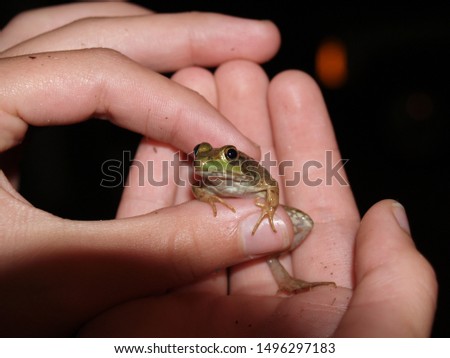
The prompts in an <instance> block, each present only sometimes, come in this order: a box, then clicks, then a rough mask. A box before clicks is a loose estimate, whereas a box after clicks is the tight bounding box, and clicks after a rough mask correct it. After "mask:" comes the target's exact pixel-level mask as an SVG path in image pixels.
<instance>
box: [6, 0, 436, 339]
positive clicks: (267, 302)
mask: <svg viewBox="0 0 450 358" xmlns="http://www.w3.org/2000/svg"><path fill="white" fill-rule="evenodd" d="M74 9H76V11H74ZM49 11H51V12H53V15H55V12H56V13H57V15H58V16H52V17H47V21H41V19H42V18H43V16H44V15H45V14H48V12H49ZM127 14H129V15H132V16H135V15H143V16H144V17H130V18H126V17H124V16H125V15H127ZM99 16H109V17H110V18H108V19H107V20H105V19H99V18H98V17H99ZM117 16H121V17H117ZM90 17H97V18H90ZM48 18H51V19H55V20H51V21H57V23H56V22H55V23H54V24H49V21H48ZM83 18H87V19H85V20H82V21H78V22H74V23H72V24H71V25H69V26H67V27H65V28H62V29H58V28H59V27H60V26H62V25H64V24H65V23H70V22H72V21H74V20H76V19H83ZM51 21H50V23H51ZM100 23H101V25H99V24H100ZM105 23H106V25H105ZM118 24H120V25H121V26H118ZM124 24H126V26H125V27H126V28H127V29H128V31H129V33H128V34H129V35H130V34H131V35H130V36H129V37H126V38H125V37H123V36H122V35H123V32H121V29H123V28H124V26H123V25H124ZM180 24H183V26H174V25H180ZM51 25H54V26H51ZM48 26H50V27H51V28H54V29H55V31H52V32H49V33H47V34H44V35H42V36H40V37H37V38H35V39H32V40H29V41H27V42H24V41H25V40H26V39H27V38H30V37H32V36H35V35H37V34H39V33H43V32H46V31H48V30H49V28H48ZM96 26H101V27H102V28H105V26H110V27H108V28H107V29H109V30H107V31H104V32H102V34H103V35H102V36H103V37H102V38H101V39H99V38H98V31H97V27H96ZM221 26H224V27H226V28H227V31H225V32H224V31H222V30H221ZM168 28H169V29H178V31H180V32H181V33H179V34H173V36H172V37H171V36H169V37H167V36H166V37H165V42H166V46H165V47H164V48H163V49H161V46H158V44H157V43H153V42H152V39H154V38H157V36H158V35H159V34H161V33H165V31H166V30H167V29H168ZM186 29H189V30H190V31H185V30H186ZM231 29H232V30H231ZM31 30H32V31H33V33H29V31H31ZM214 30H217V31H214ZM173 31H175V30H173ZM186 33H189V34H191V37H187V36H184V35H186ZM143 34H146V35H147V34H148V38H146V39H145V40H143V42H139V41H136V42H134V41H130V38H131V39H140V36H142V35H143ZM183 34H184V35H183ZM192 34H197V35H198V36H194V37H192ZM242 34H246V35H245V36H242ZM202 35H203V36H202ZM247 36H248V37H247ZM80 38H81V39H82V41H80ZM171 39H173V41H171ZM79 43H83V46H85V47H97V46H99V45H102V46H103V47H107V48H108V49H102V50H82V51H73V50H74V49H76V48H79ZM15 44H17V45H18V46H16V47H15V48H14V47H13V48H12V49H11V50H9V51H8V50H7V49H8V48H10V47H11V46H13V45H15ZM220 44H222V45H223V44H226V45H227V46H218V45H220ZM196 45H198V46H196ZM77 46H78V47H77ZM278 46H279V34H278V32H277V30H276V28H275V27H274V25H273V24H270V23H268V22H254V21H246V20H241V19H233V18H229V17H222V16H218V15H213V14H206V15H200V14H184V15H173V16H172V15H164V16H159V15H152V14H151V13H149V12H148V10H145V9H142V8H139V7H136V6H133V5H130V4H77V5H76V6H75V7H73V6H72V7H71V8H70V11H69V8H67V7H64V6H63V7H59V8H56V9H41V10H39V11H38V12H31V13H28V14H27V15H25V16H22V18H19V19H17V20H16V21H15V22H13V23H12V24H11V25H9V26H8V27H7V28H5V29H4V31H3V32H2V33H1V34H0V49H1V50H3V52H2V53H1V55H2V57H3V59H2V60H0V76H1V78H2V82H1V83H0V94H1V96H0V129H1V130H0V135H1V137H0V149H1V150H2V151H6V150H7V149H9V148H11V147H13V146H15V145H17V144H18V143H19V142H20V141H21V140H22V138H23V136H24V134H25V132H26V128H27V125H28V124H33V125H41V126H42V125H48V124H52V125H57V124H69V123H74V122H79V121H82V120H86V119H87V118H88V117H89V116H90V115H92V114H96V115H97V116H102V117H104V118H107V119H109V120H111V121H112V122H113V123H115V124H117V125H120V126H122V127H125V128H128V129H130V130H133V131H136V132H139V133H141V134H142V135H143V136H145V137H146V139H144V140H143V141H142V143H141V145H140V147H139V149H138V152H137V155H136V158H135V159H136V160H140V161H142V162H143V163H146V162H147V160H149V159H151V160H154V161H155V162H156V163H161V161H162V160H165V159H168V158H169V159H172V156H173V152H174V151H177V150H179V149H181V150H182V151H184V152H190V151H192V149H193V148H194V146H195V145H196V144H198V143H201V142H203V141H208V142H210V143H214V145H215V146H221V145H225V144H233V145H235V146H237V147H239V149H240V150H242V151H244V152H245V153H247V154H249V155H251V156H252V157H254V158H256V159H258V158H259V157H260V153H265V152H267V151H270V152H272V153H274V155H275V156H276V158H277V159H278V160H282V159H287V160H292V161H294V163H295V167H300V168H301V166H302V163H304V162H305V161H307V160H318V161H321V160H323V157H324V151H325V150H333V154H334V156H333V159H334V160H338V159H339V152H338V149H337V145H336V142H335V138H334V134H333V130H332V126H331V122H330V119H329V117H328V114H327V112H326V108H325V104H324V102H323V99H322V97H321V95H320V92H319V89H318V87H317V85H316V84H315V83H314V82H313V81H312V80H311V78H309V77H308V76H307V75H305V74H303V73H301V72H298V71H287V72H283V73H281V74H279V75H278V76H276V77H275V78H274V79H273V80H272V81H270V82H269V81H268V79H267V77H266V76H265V74H264V73H263V71H262V70H261V68H260V67H259V66H258V65H256V64H255V62H263V61H265V60H267V59H269V58H270V57H271V56H273V55H274V54H275V52H276V50H277V49H278ZM231 48H233V51H225V50H224V49H231ZM187 49H190V52H189V53H187V54H186V56H179V55H178V56H173V53H182V54H183V53H185V51H186V50H187ZM192 49H197V50H196V51H192ZM114 50H116V51H120V52H121V53H122V54H119V53H117V52H115V51H114ZM40 51H66V52H64V53H51V54H46V55H37V56H36V58H34V59H32V58H30V57H29V56H28V55H29V54H31V53H35V52H40ZM17 55H24V56H23V57H14V58H12V56H17ZM31 57H34V55H33V56H31ZM237 58H240V59H242V58H243V59H245V60H235V59H237ZM193 64H196V65H202V66H219V67H218V70H217V71H216V72H215V73H214V74H211V73H210V72H208V71H206V70H204V69H202V68H199V67H192V65H193ZM166 70H178V71H177V72H176V74H175V75H174V77H173V81H169V80H167V79H165V78H164V77H162V76H160V75H158V74H157V73H155V72H154V71H166ZM25 72H26V74H27V75H26V83H22V82H21V80H20V79H22V80H23V78H24V77H23V73H25ZM18 78H20V79H18ZM55 78H58V79H60V80H59V81H54V79H55ZM50 79H53V80H50ZM177 83H179V84H182V85H183V86H186V87H189V88H192V89H194V90H195V91H196V92H193V91H190V90H187V89H186V88H185V87H183V86H179V85H178V84H177ZM43 84H45V86H43ZM197 92H198V93H200V94H201V95H202V96H200V95H199V94H198V93H197ZM205 99H206V100H205ZM149 108H152V112H151V113H152V115H151V116H149V111H148V109H149ZM214 108H217V110H218V111H216V110H215V109H214ZM226 118H228V119H229V120H230V121H231V122H232V124H231V123H230V122H229V121H227V119H226ZM293 123H295V125H293ZM187 131H189V135H188V136H186V135H185V133H186V132H187ZM254 143H257V144H258V145H260V146H261V148H258V147H257V146H256V145H255V144H254ZM288 170H289V169H288ZM322 174H323V173H321V172H320V171H317V172H316V173H312V175H314V176H315V177H320V175H322ZM277 180H279V183H280V188H281V189H283V190H282V195H281V201H282V202H283V203H286V204H288V205H292V206H295V207H299V208H302V209H303V210H305V211H306V212H308V214H310V215H311V217H313V219H314V221H315V228H314V231H313V232H312V233H311V235H310V237H309V238H308V239H307V240H306V241H305V242H304V243H303V244H302V245H301V246H300V247H299V248H298V249H296V250H295V251H294V252H292V253H291V254H290V255H289V256H288V257H286V258H285V259H283V262H284V263H285V265H286V267H289V269H292V270H293V272H295V273H297V272H298V273H301V276H302V277H304V278H305V279H308V278H310V277H313V278H314V279H323V280H330V278H331V279H332V281H335V282H336V283H337V285H338V288H333V287H318V288H314V289H313V290H311V291H309V292H306V293H302V294H298V295H295V296H292V297H288V298H286V297H280V296H276V295H275V294H274V292H275V291H276V288H275V283H274V282H273V279H272V277H271V275H270V273H269V272H268V268H267V266H266V264H265V263H264V259H261V260H257V261H250V262H248V261H249V260H250V258H254V257H262V258H263V257H264V256H265V255H267V254H269V253H275V252H281V251H285V250H286V249H287V248H288V247H289V246H290V244H291V241H292V228H291V227H290V225H289V219H287V218H286V214H285V213H284V212H283V210H281V209H279V210H277V212H276V214H275V220H274V221H275V227H276V228H277V233H276V234H275V233H273V231H272V230H271V228H270V226H269V225H264V223H262V224H261V226H260V227H259V228H258V231H257V233H256V234H255V235H254V237H252V235H251V231H252V229H253V226H254V223H255V221H256V220H257V218H258V216H259V210H260V209H259V208H258V207H256V206H255V205H254V202H253V200H244V199H233V200H230V203H231V204H232V205H233V207H235V208H236V213H232V212H231V211H230V210H228V209H226V208H220V207H219V208H218V214H217V217H214V216H213V215H212V214H211V208H210V207H209V205H207V204H205V203H202V202H199V201H197V200H192V196H191V194H190V187H183V188H180V187H178V186H175V185H171V186H169V187H164V188H161V187H152V186H149V185H146V186H144V187H139V186H138V185H137V177H136V173H135V171H132V172H131V174H130V178H129V187H127V189H126V190H125V191H124V194H123V198H122V201H121V203H120V206H119V208H118V213H117V218H118V219H120V220H112V221H107V222H78V221H71V220H65V219H61V218H57V217H55V216H52V215H50V214H48V213H45V212H43V211H41V210H39V209H36V208H34V207H33V206H32V205H30V204H29V203H28V202H27V201H26V200H25V199H24V198H22V197H21V196H20V195H19V194H18V193H17V191H16V190H15V189H14V187H13V186H12V185H10V183H9V181H8V180H7V178H6V177H5V176H3V175H2V176H0V198H1V199H0V203H1V204H0V227H1V230H0V233H1V234H0V255H1V259H0V292H2V295H0V319H1V321H2V322H3V324H2V325H1V328H0V334H1V336H11V335H12V336H21V335H26V336H38V335H44V336H65V335H73V334H76V333H78V334H80V335H85V336H114V335H121V336H146V335H149V336H187V335H196V336H310V335H313V336H330V335H334V336H427V335H429V333H430V329H431V324H432V320H433V314H434V310H435V302H436V290H437V288H436V286H437V285H436V281H435V277H434V273H433V270H432V268H431V266H430V265H429V263H428V262H427V261H426V260H425V259H424V258H423V256H421V255H420V253H419V252H418V251H417V250H416V248H415V246H414V243H413V241H412V239H411V237H410V235H409V232H408V229H407V220H406V216H405V215H404V211H403V209H402V208H401V207H400V206H399V205H398V204H396V203H395V202H393V201H391V200H385V201H382V202H379V203H377V204H375V205H374V206H373V207H372V208H371V209H370V210H369V211H368V212H367V213H366V214H365V215H364V217H363V219H362V220H360V218H359V215H358V212H357V210H356V206H355V203H354V199H353V196H352V193H351V190H350V187H349V186H341V185H335V184H333V185H332V186H325V185H324V186H318V187H309V186H306V185H299V186H296V187H291V188H289V187H288V188H285V185H284V182H283V181H282V178H277ZM187 200H188V201H187ZM68 205H70V203H68ZM155 210H158V211H157V213H150V214H145V213H149V212H154V211H155ZM140 214H145V215H143V216H138V217H136V215H140ZM175 222H176V223H177V224H176V225H174V223H175ZM198 223H201V225H199V224H198ZM237 228H239V230H237ZM244 262H246V263H244ZM226 267H233V268H232V269H231V270H230V277H229V280H227V279H226V272H225V270H224V269H225V268H226ZM168 290H169V291H170V293H165V292H166V291H168ZM113 306H114V308H111V307H113ZM101 312H102V314H101V315H100V313H101ZM411 312H414V314H413V315H412V314H411ZM230 317H232V319H231V320H230Z"/></svg>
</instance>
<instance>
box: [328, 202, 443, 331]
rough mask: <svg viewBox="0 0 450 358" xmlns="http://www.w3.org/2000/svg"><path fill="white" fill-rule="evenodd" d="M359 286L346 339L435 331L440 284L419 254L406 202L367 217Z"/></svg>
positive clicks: (385, 205)
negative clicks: (410, 225)
mask: <svg viewBox="0 0 450 358" xmlns="http://www.w3.org/2000/svg"><path fill="white" fill-rule="evenodd" d="M355 267H356V272H355V276H356V285H355V287H356V288H355V291H354V294H353V297H352V299H351V302H350V305H349V308H348V311H347V313H346V314H345V316H344V318H343V320H342V322H341V324H340V326H339V328H338V330H337V331H336V335H337V336H341V337H355V336H365V337H423V336H428V335H429V334H430V331H431V325H432V322H433V317H434V311H435V307H436V296H437V292H436V291H437V283H436V278H435V276H434V272H433V269H432V267H431V265H430V264H429V263H428V262H427V260H426V259H425V258H424V257H423V256H422V255H421V254H420V253H419V252H418V251H417V249H416V247H415V245H414V242H413V240H412V238H411V236H410V232H409V225H408V220H407V217H406V214H405V211H404V208H403V206H402V205H401V204H399V203H398V202H396V201H393V200H383V201H381V202H379V203H377V204H375V205H374V206H373V207H372V208H371V209H370V210H369V211H368V212H367V213H366V215H365V216H364V217H363V219H362V221H361V226H360V229H359V232H358V234H357V237H356V249H355Z"/></svg>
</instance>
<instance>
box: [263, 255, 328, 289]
mask: <svg viewBox="0 0 450 358" xmlns="http://www.w3.org/2000/svg"><path fill="white" fill-rule="evenodd" d="M267 264H268V265H269V267H270V270H271V271H272V275H273V277H274V278H275V281H276V282H277V284H278V292H279V293H286V294H289V295H292V294H295V293H297V292H300V291H303V290H306V289H311V288H313V287H316V286H334V287H336V284H335V283H334V282H307V281H303V280H300V279H297V278H294V277H292V276H291V275H290V274H289V273H288V272H287V271H286V269H285V268H284V267H283V265H282V264H281V262H280V260H278V257H276V256H274V257H270V258H269V259H267Z"/></svg>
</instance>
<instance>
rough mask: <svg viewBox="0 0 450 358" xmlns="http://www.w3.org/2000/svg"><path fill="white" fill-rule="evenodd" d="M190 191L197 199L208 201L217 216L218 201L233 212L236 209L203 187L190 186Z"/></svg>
mask: <svg viewBox="0 0 450 358" xmlns="http://www.w3.org/2000/svg"><path fill="white" fill-rule="evenodd" d="M192 192H193V193H194V196H195V197H196V198H197V199H198V200H200V201H203V202H205V203H208V204H209V205H211V208H212V211H213V213H214V216H217V208H216V203H220V204H222V205H224V206H226V207H227V208H228V209H230V210H231V211H232V212H233V213H235V212H236V209H235V208H234V207H233V206H231V205H230V204H228V203H227V202H226V201H225V200H223V199H222V198H220V197H218V196H217V195H215V194H214V193H212V192H211V191H209V190H208V189H206V188H205V187H202V186H192Z"/></svg>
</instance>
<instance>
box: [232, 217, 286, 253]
mask: <svg viewBox="0 0 450 358" xmlns="http://www.w3.org/2000/svg"><path fill="white" fill-rule="evenodd" d="M258 218H259V214H254V215H249V216H248V217H246V218H245V219H244V220H243V221H241V224H240V226H239V230H240V236H241V239H242V242H243V244H244V252H245V253H246V254H247V255H248V256H249V257H255V256H263V255H267V254H270V253H274V252H279V251H283V250H286V249H287V248H288V247H289V245H290V240H289V234H288V230H287V227H286V224H285V223H284V221H283V220H281V219H280V218H277V217H276V215H275V217H274V219H273V222H274V225H275V229H276V230H277V232H273V230H272V227H271V226H270V223H269V220H267V219H264V220H263V221H262V222H261V224H260V225H259V227H258V229H257V230H256V232H255V234H254V235H252V231H253V228H254V227H255V224H256V222H257V221H258Z"/></svg>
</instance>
